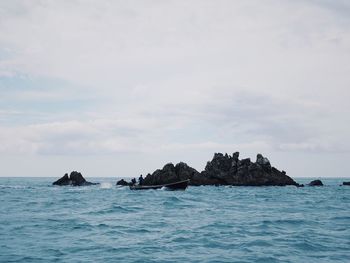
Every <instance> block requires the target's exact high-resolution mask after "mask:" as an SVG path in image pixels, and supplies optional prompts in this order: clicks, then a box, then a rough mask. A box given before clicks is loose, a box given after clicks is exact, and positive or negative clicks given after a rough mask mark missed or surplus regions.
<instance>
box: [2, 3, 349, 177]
mask: <svg viewBox="0 0 350 263" xmlns="http://www.w3.org/2000/svg"><path fill="white" fill-rule="evenodd" d="M349 100H350V1H347V0H318V1H317V0H295V1H284V0H274V1H273V0H271V1H270V0H266V1H260V0H256V1H254V0H250V1H231V0H227V1H222V0H217V1H204V0H198V1H196V0H186V1H182V0H176V1H175V0H174V1H170V0H169V1H158V0H157V1H156V0H154V1H152V0H150V1H141V0H140V1H132V0H131V1H107V0H99V1H97V0H96V1H92V0H90V1H89V0H88V1H80V0H76V1H68V0H67V1H64V0H63V1H39V0H38V1H35V0H33V1H19V0H2V1H0V176H54V177H58V176H62V175H63V174H64V173H65V172H69V171H72V170H77V171H80V172H82V173H83V175H84V176H87V177H93V176H118V177H123V176H125V177H129V176H138V175H139V174H141V173H143V174H145V173H148V172H152V171H154V170H155V169H157V168H161V167H163V165H164V164H166V163H167V162H173V163H176V162H179V161H184V162H186V163H188V164H189V165H190V166H193V167H194V168H196V169H198V170H199V171H201V170H203V169H204V167H205V164H206V162H207V161H208V160H210V159H211V158H212V157H213V154H214V152H223V153H225V152H227V153H229V154H232V153H233V152H235V151H240V152H241V157H242V158H246V157H250V158H251V159H252V160H253V161H255V158H256V154H257V153H262V154H263V155H264V156H267V157H268V158H269V159H270V161H271V163H272V165H273V166H275V167H277V168H278V169H281V170H282V169H283V170H286V171H287V174H288V175H290V176H292V177H300V176H302V177H340V176H342V177H346V176H348V177H349V176H350V174H349V172H348V169H347V167H346V165H347V164H348V161H349V159H350V154H349V151H350V139H349V134H350V103H349Z"/></svg>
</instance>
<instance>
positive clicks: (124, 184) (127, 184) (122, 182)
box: [116, 179, 131, 186]
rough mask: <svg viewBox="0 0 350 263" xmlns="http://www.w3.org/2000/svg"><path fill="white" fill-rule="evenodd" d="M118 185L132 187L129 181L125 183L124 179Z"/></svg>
mask: <svg viewBox="0 0 350 263" xmlns="http://www.w3.org/2000/svg"><path fill="white" fill-rule="evenodd" d="M116 185H121V186H129V185H131V183H128V182H127V181H125V180H124V179H121V180H119V181H118V182H117V183H116Z"/></svg>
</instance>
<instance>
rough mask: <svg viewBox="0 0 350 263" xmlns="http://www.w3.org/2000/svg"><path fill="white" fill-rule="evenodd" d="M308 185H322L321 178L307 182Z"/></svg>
mask: <svg viewBox="0 0 350 263" xmlns="http://www.w3.org/2000/svg"><path fill="white" fill-rule="evenodd" d="M308 186H323V183H322V181H321V180H313V181H311V182H310V183H309V184H308Z"/></svg>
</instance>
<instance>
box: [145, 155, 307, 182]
mask: <svg viewBox="0 0 350 263" xmlns="http://www.w3.org/2000/svg"><path fill="white" fill-rule="evenodd" d="M186 179H190V185H197V186H199V185H235V186H273V185H275V186H285V185H295V186H300V185H299V184H298V183H296V182H295V181H294V180H293V179H292V178H290V177H289V176H288V175H286V172H284V171H282V172H281V171H279V170H277V169H276V168H275V167H272V166H271V164H270V161H269V160H268V159H267V158H266V157H264V156H262V155H261V154H258V155H257V160H256V162H255V163H254V162H251V160H250V159H249V158H247V159H242V160H239V152H235V153H234V154H233V155H232V156H230V155H228V154H225V155H224V154H222V153H215V154H214V157H213V159H212V160H211V161H209V162H207V165H206V167H205V170H204V171H202V172H201V173H199V172H198V171H197V170H195V169H194V168H192V167H190V166H188V165H187V164H185V163H178V164H176V165H175V166H174V165H173V164H172V163H169V164H166V165H165V166H164V167H163V168H162V169H158V170H156V171H155V172H154V173H152V174H148V175H147V176H146V178H145V180H144V184H145V185H155V184H167V183H173V182H176V181H181V180H186Z"/></svg>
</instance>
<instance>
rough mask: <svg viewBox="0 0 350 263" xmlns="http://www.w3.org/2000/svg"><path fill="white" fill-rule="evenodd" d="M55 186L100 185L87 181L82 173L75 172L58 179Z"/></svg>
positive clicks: (54, 183)
mask: <svg viewBox="0 0 350 263" xmlns="http://www.w3.org/2000/svg"><path fill="white" fill-rule="evenodd" d="M52 184H53V185H59V186H63V185H72V186H86V185H96V184H98V183H91V182H88V181H86V180H85V178H84V177H83V176H82V174H81V173H79V172H76V171H73V172H71V173H70V175H69V176H68V174H67V173H66V174H65V175H64V176H63V177H61V178H60V179H58V180H57V181H56V182H53V183H52Z"/></svg>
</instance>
